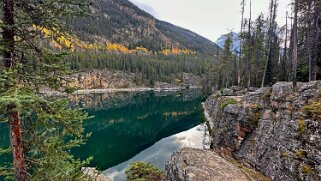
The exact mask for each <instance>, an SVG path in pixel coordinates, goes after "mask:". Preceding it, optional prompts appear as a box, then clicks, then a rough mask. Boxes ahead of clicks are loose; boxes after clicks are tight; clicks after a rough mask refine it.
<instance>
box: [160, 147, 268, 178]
mask: <svg viewBox="0 0 321 181" xmlns="http://www.w3.org/2000/svg"><path fill="white" fill-rule="evenodd" d="M165 167H166V168H165V169H166V171H167V178H166V180H169V181H251V180H257V178H258V177H257V175H258V174H256V173H255V172H254V171H253V172H252V171H251V172H250V174H249V172H248V170H247V172H245V171H244V170H242V169H240V165H236V164H235V163H233V162H231V161H227V160H226V159H224V158H222V157H221V156H219V155H218V154H217V153H215V152H214V151H213V150H200V149H194V148H183V149H181V150H178V151H176V152H175V153H174V154H173V155H172V157H171V159H170V160H169V161H168V162H167V163H166V166H165ZM253 173H255V174H253ZM253 176H254V177H253ZM255 176H256V177H255ZM260 178H262V177H260ZM259 180H264V179H259Z"/></svg>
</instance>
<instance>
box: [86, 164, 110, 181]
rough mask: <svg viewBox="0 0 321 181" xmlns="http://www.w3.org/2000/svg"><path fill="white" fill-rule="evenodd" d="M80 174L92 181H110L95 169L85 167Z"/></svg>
mask: <svg viewBox="0 0 321 181" xmlns="http://www.w3.org/2000/svg"><path fill="white" fill-rule="evenodd" d="M82 172H83V173H84V174H85V176H87V177H88V178H89V179H90V180H92V181H111V179H110V178H109V177H107V176H106V175H104V174H102V173H100V172H99V171H98V170H96V169H95V168H91V167H85V168H83V169H82Z"/></svg>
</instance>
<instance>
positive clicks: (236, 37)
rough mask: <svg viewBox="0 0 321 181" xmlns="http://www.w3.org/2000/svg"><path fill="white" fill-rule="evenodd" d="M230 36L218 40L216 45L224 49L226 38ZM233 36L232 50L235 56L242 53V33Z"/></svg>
mask: <svg viewBox="0 0 321 181" xmlns="http://www.w3.org/2000/svg"><path fill="white" fill-rule="evenodd" d="M227 35H228V34H224V35H222V36H221V37H220V38H218V39H217V40H216V41H215V43H216V44H217V45H218V46H219V47H221V48H223V47H224V43H225V40H226V36H227ZM232 35H233V44H232V47H231V48H232V50H233V51H234V53H235V54H238V53H239V52H240V44H241V41H240V33H236V32H232Z"/></svg>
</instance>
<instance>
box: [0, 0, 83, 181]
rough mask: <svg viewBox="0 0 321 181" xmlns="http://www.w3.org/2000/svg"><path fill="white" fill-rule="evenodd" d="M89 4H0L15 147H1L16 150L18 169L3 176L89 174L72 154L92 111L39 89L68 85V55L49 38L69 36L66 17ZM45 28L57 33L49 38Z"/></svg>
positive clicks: (4, 83)
mask: <svg viewBox="0 0 321 181" xmlns="http://www.w3.org/2000/svg"><path fill="white" fill-rule="evenodd" d="M88 3H89V2H88V1H87V0H83V1H79V0H59V1H51V0H23V1H15V0H3V1H1V2H0V6H1V7H2V11H0V12H1V17H2V21H1V22H0V23H1V24H0V28H1V33H2V37H1V39H0V41H1V43H0V45H1V57H0V60H1V62H2V64H1V65H0V119H1V120H0V121H2V122H7V123H8V124H9V129H10V143H11V147H10V148H9V149H7V150H6V151H4V150H1V151H2V152H12V157H13V169H12V168H11V166H10V165H9V166H8V165H6V166H4V167H2V168H1V169H0V175H2V176H6V177H7V178H10V176H12V175H15V180H18V181H24V180H27V179H28V180H29V179H31V180H33V179H34V180H39V179H41V180H79V179H83V178H84V177H83V175H82V174H81V170H80V168H81V167H82V166H83V165H84V164H85V163H86V162H82V161H79V160H75V159H74V158H73V157H72V156H71V155H70V153H69V152H70V149H71V148H73V147H75V146H78V145H79V144H81V143H82V142H83V140H84V138H85V136H83V135H82V132H83V127H82V121H83V120H84V119H86V117H87V115H86V114H85V113H83V112H81V111H80V110H75V109H71V108H69V107H68V101H66V100H52V101H48V99H44V98H43V97H42V96H41V95H40V93H39V90H40V89H41V88H43V87H50V88H52V89H58V88H62V87H63V84H62V80H63V77H64V76H65V75H66V74H68V73H70V71H69V69H68V64H67V63H66V62H65V60H64V56H65V55H66V53H57V52H58V51H53V50H52V49H51V48H44V47H45V44H46V40H48V42H59V41H61V37H62V36H64V35H66V34H65V31H64V28H63V26H62V23H61V21H60V20H61V19H63V17H65V16H67V15H79V14H81V13H83V12H84V11H83V10H84V8H85V7H87V6H88ZM44 29H46V31H48V32H51V33H47V34H46V36H44V34H43V33H42V32H43V30H44ZM62 48H66V47H62ZM66 138H67V139H66ZM1 164H2V163H1ZM11 171H13V172H11ZM11 178H12V177H11Z"/></svg>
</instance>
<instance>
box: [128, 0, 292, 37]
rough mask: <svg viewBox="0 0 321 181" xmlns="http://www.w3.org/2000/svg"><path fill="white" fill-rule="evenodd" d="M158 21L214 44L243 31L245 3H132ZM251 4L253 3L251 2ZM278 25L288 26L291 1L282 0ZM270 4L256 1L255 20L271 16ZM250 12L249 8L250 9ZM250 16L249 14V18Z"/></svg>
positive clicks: (223, 0)
mask: <svg viewBox="0 0 321 181" xmlns="http://www.w3.org/2000/svg"><path fill="white" fill-rule="evenodd" d="M130 1H132V2H134V3H135V4H136V5H138V6H139V7H141V8H142V9H144V10H145V11H147V12H149V13H150V14H152V15H156V17H157V18H158V19H161V20H164V21H168V22H170V23H173V24H175V25H178V26H181V27H184V28H187V29H190V30H192V31H194V32H196V33H198V34H200V35H202V36H204V37H206V38H208V39H210V40H212V41H215V40H216V39H217V38H219V37H220V35H222V34H225V33H226V32H227V29H233V30H234V31H239V29H240V20H241V13H240V11H241V7H240V2H241V0H130ZM247 1H249V0H247ZM279 1H280V2H279V4H280V6H279V11H278V12H279V17H278V22H279V23H280V24H284V22H285V12H286V11H287V10H290V7H289V6H288V4H289V3H290V2H291V0H279ZM268 6H269V1H268V0H252V11H253V18H255V17H256V16H257V15H259V14H260V13H261V12H263V13H264V15H265V16H267V14H268ZM246 11H249V6H247V7H246ZM247 16H248V13H246V17H247Z"/></svg>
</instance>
